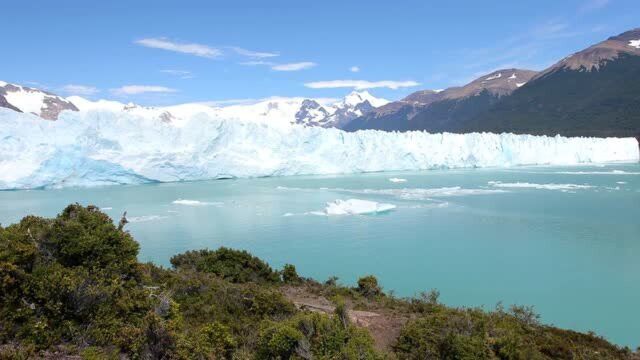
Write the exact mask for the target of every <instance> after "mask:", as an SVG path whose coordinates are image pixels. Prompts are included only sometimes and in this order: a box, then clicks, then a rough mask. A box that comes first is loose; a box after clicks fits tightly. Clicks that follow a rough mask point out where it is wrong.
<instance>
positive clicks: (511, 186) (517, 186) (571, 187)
mask: <svg viewBox="0 0 640 360" xmlns="http://www.w3.org/2000/svg"><path fill="white" fill-rule="evenodd" d="M488 184H489V185H491V186H494V187H498V188H508V189H539V190H584V189H592V188H594V187H595V186H591V185H578V184H535V183H528V182H516V183H503V182H501V181H489V182H488Z"/></svg>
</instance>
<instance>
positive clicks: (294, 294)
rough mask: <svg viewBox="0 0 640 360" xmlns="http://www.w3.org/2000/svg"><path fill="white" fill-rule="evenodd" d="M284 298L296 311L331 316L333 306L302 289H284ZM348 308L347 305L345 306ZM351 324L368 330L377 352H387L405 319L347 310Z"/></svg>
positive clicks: (324, 299)
mask: <svg viewBox="0 0 640 360" xmlns="http://www.w3.org/2000/svg"><path fill="white" fill-rule="evenodd" d="M283 293H284V296H285V297H286V298H287V299H289V300H290V301H291V302H293V303H294V304H295V306H296V307H297V308H298V309H301V310H308V311H315V312H321V313H326V314H333V313H334V310H335V306H333V304H332V303H331V302H330V301H329V300H327V299H326V298H325V297H323V296H319V295H315V294H312V293H310V292H308V291H307V290H306V289H304V288H302V287H286V288H284V289H283ZM347 307H349V304H347ZM347 314H348V316H349V320H350V321H351V323H352V324H354V325H356V326H359V327H362V328H365V329H367V330H369V333H371V336H372V337H373V340H374V341H375V345H376V348H377V349H378V350H384V351H388V350H390V349H391V346H392V345H393V344H394V343H395V341H396V339H397V338H398V335H400V330H401V329H402V326H403V325H404V324H405V322H406V321H407V318H406V317H404V316H400V315H397V314H393V313H389V312H387V311H375V312H373V311H361V310H347Z"/></svg>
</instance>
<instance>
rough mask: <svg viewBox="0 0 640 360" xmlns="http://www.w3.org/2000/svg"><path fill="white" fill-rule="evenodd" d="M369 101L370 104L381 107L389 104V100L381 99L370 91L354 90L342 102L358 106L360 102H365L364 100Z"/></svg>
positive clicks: (346, 104)
mask: <svg viewBox="0 0 640 360" xmlns="http://www.w3.org/2000/svg"><path fill="white" fill-rule="evenodd" d="M367 101H368V102H369V104H370V105H371V106H373V107H380V106H383V105H385V104H387V103H388V102H389V101H387V100H385V99H379V98H377V97H375V96H373V95H371V94H370V93H369V92H368V91H352V92H351V93H349V94H348V95H347V96H345V98H344V100H343V101H342V103H343V104H344V105H345V106H353V107H356V106H358V105H359V104H363V103H364V102H367Z"/></svg>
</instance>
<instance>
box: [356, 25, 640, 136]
mask: <svg viewBox="0 0 640 360" xmlns="http://www.w3.org/2000/svg"><path fill="white" fill-rule="evenodd" d="M343 129H345V130H347V131H355V130H361V129H379V130H387V131H408V130H426V131H429V132H456V133H466V132H495V133H501V132H513V133H519V134H535V135H556V134H561V135H566V136H598V137H606V136H636V137H638V136H640V29H635V30H631V31H627V32H625V33H623V34H620V35H618V36H614V37H611V38H609V39H607V40H605V41H603V42H600V43H598V44H596V45H593V46H591V47H589V48H587V49H585V50H582V51H580V52H577V53H575V54H573V55H570V56H568V57H566V58H564V59H562V60H561V61H559V62H558V63H556V64H554V65H553V66H551V67H549V68H548V69H545V70H543V71H541V72H539V73H536V72H534V71H529V70H520V69H503V70H498V71H495V72H492V73H490V74H487V75H484V76H482V77H480V78H478V79H476V80H474V81H472V82H471V83H469V84H467V85H465V86H462V87H455V88H449V89H446V90H443V91H432V90H422V91H418V92H415V93H413V94H411V95H409V96H407V97H406V98H404V99H402V100H400V101H394V102H392V103H389V104H387V105H385V106H382V107H380V108H377V109H375V110H374V111H372V112H369V113H368V114H366V115H364V116H361V117H358V118H356V119H354V120H352V121H351V122H350V123H348V124H347V125H344V126H343Z"/></svg>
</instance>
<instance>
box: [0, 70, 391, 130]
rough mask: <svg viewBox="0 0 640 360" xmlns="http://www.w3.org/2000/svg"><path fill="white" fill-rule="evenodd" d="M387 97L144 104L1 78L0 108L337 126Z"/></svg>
mask: <svg viewBox="0 0 640 360" xmlns="http://www.w3.org/2000/svg"><path fill="white" fill-rule="evenodd" d="M388 102H389V101H387V100H385V99H381V98H376V97H374V96H372V95H371V94H369V93H368V92H366V91H354V92H351V93H350V94H348V95H347V96H346V97H345V98H343V99H305V98H298V97H291V98H288V97H272V98H267V99H263V100H258V101H252V102H247V103H239V104H233V105H226V106H221V105H217V104H207V103H190V104H181V105H174V106H164V107H147V106H140V105H137V104H133V103H128V104H125V103H121V102H118V101H110V100H98V101H91V100H88V99H85V98H82V97H79V96H70V97H68V98H63V97H61V96H57V95H54V94H52V93H49V92H47V91H44V90H39V89H35V88H30V87H25V86H21V85H16V84H9V83H6V82H2V81H0V107H5V108H8V109H11V110H14V111H18V112H24V113H31V114H34V115H36V116H39V117H41V118H43V119H47V120H57V119H58V116H59V115H60V113H61V112H62V111H63V110H70V111H92V110H93V111H112V112H119V111H122V112H127V113H129V114H134V115H137V116H140V117H143V118H152V119H158V120H160V121H163V122H181V121H184V120H186V119H188V118H190V117H191V116H194V115H197V114H202V113H204V114H207V115H210V116H214V117H221V118H228V119H243V120H249V121H263V122H268V123H271V124H275V125H290V124H299V125H305V126H322V127H340V126H342V125H344V124H347V123H349V122H350V121H351V120H353V119H354V118H357V117H359V116H362V115H365V114H367V113H368V112H370V111H373V110H374V109H375V108H376V107H379V106H383V105H385V104H387V103H388Z"/></svg>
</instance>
